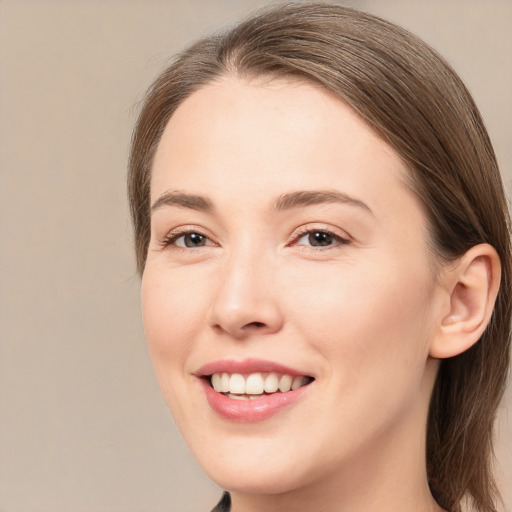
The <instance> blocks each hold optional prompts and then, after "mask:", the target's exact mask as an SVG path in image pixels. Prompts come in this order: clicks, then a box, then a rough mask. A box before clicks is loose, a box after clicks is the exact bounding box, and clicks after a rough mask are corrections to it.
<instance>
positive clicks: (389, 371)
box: [288, 259, 431, 389]
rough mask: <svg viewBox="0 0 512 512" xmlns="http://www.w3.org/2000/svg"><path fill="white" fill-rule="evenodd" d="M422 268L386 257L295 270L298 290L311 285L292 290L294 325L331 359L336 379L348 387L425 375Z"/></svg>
mask: <svg viewBox="0 0 512 512" xmlns="http://www.w3.org/2000/svg"><path fill="white" fill-rule="evenodd" d="M424 268H425V267H421V266H413V265H411V266H409V268H408V267H407V263H405V264H404V262H402V265H400V266H398V265H393V264H390V263H389V262H386V261H383V260H382V259H381V260H379V261H378V262H375V264H372V265H366V266H365V267H356V266H355V265H354V266H352V265H344V266H343V265H340V266H339V267H338V268H330V269H325V270H324V269H322V268H320V267H317V268H315V271H314V272H309V271H308V269H303V270H302V272H296V276H300V278H299V280H298V281H297V278H295V285H294V288H296V289H302V290H308V293H307V294H297V293H295V294H294V293H291V291H290V293H289V294H288V297H289V301H290V303H292V304H293V306H292V307H291V309H290V310H291V311H296V312H297V313H298V314H295V318H294V321H295V323H296V329H297V330H298V331H299V332H301V333H303V334H304V336H305V337H306V338H307V339H308V340H309V343H310V345H312V346H313V347H314V348H315V349H316V351H317V352H318V353H321V355H322V357H323V358H325V359H327V360H328V361H331V362H332V364H330V365H329V371H330V372H331V373H332V376H331V377H332V378H333V379H338V380H339V381H340V382H341V381H342V382H343V386H344V387H345V388H348V387H350V388H359V387H360V386H361V383H363V384H362V385H363V386H365V387H366V384H365V383H368V384H369V383H370V382H371V381H379V382H378V383H377V382H374V383H373V386H375V389H379V387H378V386H380V385H386V386H388V387H389V386H390V385H394V383H397V385H405V384H404V381H405V380H408V379H409V380H410V379H414V378H416V379H418V380H419V379H420V378H421V375H422V372H423V368H424V365H425V362H426V359H427V356H428V340H429V338H430V332H431V325H430V323H429V297H430V294H431V290H430V285H429V278H428V276H427V275H426V274H425V271H424ZM382 269H385V271H383V270H382ZM340 385H341V384H340ZM368 387H370V386H368Z"/></svg>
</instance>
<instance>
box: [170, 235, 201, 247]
mask: <svg viewBox="0 0 512 512" xmlns="http://www.w3.org/2000/svg"><path fill="white" fill-rule="evenodd" d="M207 240H208V239H207V238H206V237H205V236H203V235H201V234H200V233H185V234H184V235H181V236H180V237H178V238H176V240H175V242H174V243H175V244H176V245H177V246H179V247H204V246H205V245H206V242H207Z"/></svg>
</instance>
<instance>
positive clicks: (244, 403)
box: [195, 359, 312, 423]
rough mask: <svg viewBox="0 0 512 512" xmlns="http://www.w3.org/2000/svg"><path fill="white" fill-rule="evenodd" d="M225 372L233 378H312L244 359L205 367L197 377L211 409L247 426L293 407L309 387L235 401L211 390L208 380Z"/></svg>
mask: <svg viewBox="0 0 512 512" xmlns="http://www.w3.org/2000/svg"><path fill="white" fill-rule="evenodd" d="M223 372H226V373H231V374H233V373H241V374H245V375H248V374H251V373H256V372H261V373H270V372H274V373H280V374H285V375H291V376H292V377H295V376H303V375H304V376H309V377H311V376H312V375H308V374H307V373H305V372H302V371H299V370H295V369H294V368H290V367H288V366H284V365H282V364H279V363H274V362H272V361H265V360H263V359H245V360H243V361H235V360H233V359H221V360H218V361H212V362H211V363H208V364H205V365H204V366H202V367H201V368H200V369H199V370H198V371H197V372H196V373H195V375H196V377H199V379H198V380H199V383H200V384H201V386H202V388H203V391H204V393H205V395H206V399H207V401H208V404H209V405H210V407H211V408H212V409H213V410H214V411H215V412H216V413H217V414H218V415H219V416H221V417H223V418H226V419H229V420H232V421H239V422H244V423H253V422H257V421H263V420H265V419H267V418H270V417H271V416H273V415H274V414H276V413H278V412H279V411H281V410H282V409H284V408H287V407H289V406H291V405H292V404H294V403H295V402H297V400H299V399H300V398H301V397H302V396H303V395H305V394H306V393H307V392H308V388H309V387H310V385H307V386H303V387H301V388H299V389H295V390H290V391H287V392H285V393H280V392H277V393H271V394H268V395H265V394H264V395H261V396H259V397H258V398H255V399H253V400H236V399H233V398H228V397H227V396H225V395H223V394H222V393H218V392H217V391H215V390H214V389H213V388H212V387H211V386H210V383H209V382H208V379H206V378H205V377H207V376H210V375H213V374H214V373H223Z"/></svg>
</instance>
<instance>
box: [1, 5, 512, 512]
mask: <svg viewBox="0 0 512 512" xmlns="http://www.w3.org/2000/svg"><path fill="white" fill-rule="evenodd" d="M266 3H268V2H265V1H258V0H253V1H249V0H213V1H207V0H205V1H199V0H181V1H165V2H161V1H151V0H146V1H142V0H138V1H129V0H127V1H120V0H111V1H85V0H84V1H72V0H68V1H65V0H61V1H48V0H37V1H26V0H3V1H1V2H0V73H1V76H0V166H1V167H0V169H1V174H0V249H1V256H0V340H1V344H0V512H100V511H101V512H107V511H108V512H118V511H119V512H121V511H122V512H136V511H137V512H142V511H148V512H163V511H167V512H175V511H176V512H177V511H180V512H192V511H208V510H210V508H211V507H212V506H213V504H214V503H215V501H216V500H217V498H218V497H219V495H220V491H219V489H217V488H216V487H215V486H214V485H213V484H211V483H210V482H209V481H208V480H207V479H206V477H205V476H203V475H202V473H201V470H200V469H199V468H198V466H197V465H196V464H195V462H194V461H193V459H192V457H191V456H190V455H189V453H188V451H187V449H186V447H185V446H184V444H183V442H182V441H181V438H180V436H179V433H178V432H177V430H176V428H175V426H174V424H173V422H172V419H171V417H170V414H169V413H168V412H167V409H166V406H165V405H164V402H163V399H162V398H161V396H160V392H159V390H158V388H157V385H156V383H155V379H154V377H153V374H152V369H151V364H150V361H149V357H148V352H147V349H146V346H145V341H144V336H143V331H142V326H141V320H140V304H139V279H138V277H137V276H136V275H135V265H134V258H133V254H132V236H131V227H130V223H129V218H128V210H127V204H126V199H125V195H126V193H125V169H126V157H127V147H128V142H129V138H130V133H131V129H132V127H133V124H134V121H135V117H136V113H137V102H138V101H140V99H141V97H142V94H143V92H144V90H145V88H146V86H147V85H149V83H150V81H151V80H152V79H153V78H154V77H155V75H156V74H157V72H158V71H160V70H161V69H162V68H163V67H164V65H165V63H166V62H167V61H168V58H169V57H170V56H171V55H172V54H173V53H175V52H176V51H178V50H179V49H180V48H182V47H183V45H184V44H186V43H187V42H189V41H190V40H192V39H196V38H198V37H200V36H202V35H205V34H207V33H209V32H211V31H212V30H214V29H217V28H219V27H220V26H221V25H223V24H226V23H228V22H233V21H235V20H237V19H239V18H240V17H242V16H244V15H245V14H247V13H248V12H250V11H251V10H253V9H254V8H256V7H258V6H262V5H264V4H266ZM345 3H346V4H350V5H355V6H358V7H361V8H363V9H367V10H369V11H370V12H374V13H376V14H379V15H382V16H384V17H386V18H388V19H390V20H391V21H395V22H397V23H399V24H402V25H404V26H405V27H406V28H408V29H410V30H412V31H413V32H415V33H416V34H418V35H419V36H421V37H423V38H424V39H425V40H426V41H427V42H429V43H430V44H432V45H433V46H434V47H435V48H437V49H438V50H439V51H440V52H441V53H442V54H443V55H444V56H445V57H446V58H447V59H448V60H449V61H450V62H451V63H452V64H453V66H454V67H455V69H456V70H458V72H459V73H460V75H461V76H462V78H463V79H464V80H465V81H466V83H467V84H468V86H469V88H470V90H471V91H472V92H473V94H474V97H475V99H476V102H477V104H478V105H479V107H480V109H481V111H482V114H483V116H484V118H485V120H486V123H487V125H488V128H489V131H490V134H491V138H492V139H493V142H494V144H495V149H496V152H497V154H498V158H499V160H500V162H501V165H502V169H503V173H504V178H505V181H506V183H507V187H508V190H509V191H511V190H512V135H511V134H512V98H511V91H512V58H511V57H512V2H511V1H510V0H425V1H413V0H409V1H398V0H386V1H377V0H374V1H370V0H367V1H365V0H361V1H352V2H345ZM511 411H512V393H511V391H510V387H509V391H508V394H507V398H506V402H505V404H504V406H503V408H502V411H501V414H500V420H499V429H498V445H497V446H498V447H497V455H498V462H499V466H498V470H499V477H500V481H501V486H502V489H503V493H504V496H505V501H506V504H507V509H508V510H512V443H511V442H510V441H511V438H512V421H511V418H510V415H511Z"/></svg>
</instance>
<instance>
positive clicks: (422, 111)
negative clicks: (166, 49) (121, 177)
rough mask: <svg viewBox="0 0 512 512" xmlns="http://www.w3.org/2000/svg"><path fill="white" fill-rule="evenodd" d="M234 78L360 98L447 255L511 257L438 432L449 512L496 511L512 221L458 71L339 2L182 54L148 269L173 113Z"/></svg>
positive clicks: (161, 109) (139, 189)
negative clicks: (404, 169)
mask: <svg viewBox="0 0 512 512" xmlns="http://www.w3.org/2000/svg"><path fill="white" fill-rule="evenodd" d="M223 75H234V76H238V77H242V78H248V79H250V78H253V77H257V76H271V77H280V76H282V77H298V78H300V79H303V80H307V81H310V82H314V83H317V84H320V85H322V86H323V87H325V88H326V89H328V90H329V91H331V92H333V93H334V94H336V95H337V96H338V97H339V98H340V99H342V100H343V101H345V102H346V103H347V104H348V105H350V106H351V107H352V108H353V109H354V110H355V111H356V112H357V113H358V114H359V115H360V116H361V118H362V119H364V120H365V121H366V123H368V125H369V126H371V127H372V128H373V129H374V130H375V131H376V132H377V133H378V134H379V135H380V136H381V137H382V138H383V139H384V140H386V141H387V142H388V143H389V144H390V145H391V146H392V147H393V148H394V149H395V151H396V152H397V153H398V154H399V155H400V156H401V157H402V159H403V160H404V161H405V162H406V164H407V165H408V167H409V168H410V171H411V172H410V176H411V186H412V188H413V189H414V190H415V191H416V193H417V195H418V197H419V198H420V199H421V200H422V201H423V203H424V207H425V211H426V215H427V218H428V220H429V224H430V231H431V237H432V240H431V243H432V247H433V250H435V252H436V254H438V255H440V256H441V257H442V258H445V259H447V260H451V259H455V258H458V257H460V256H461V255H463V254H464V253H465V252H466V251H467V250H468V249H469V248H470V247H472V246H474V245H476V244H479V243H484V242H486V243H489V244H491V245H492V246H494V248H495V249H496V251H497V252H498V254H499V256H500V259H501V264H502V282H501V287H500V291H499V293H498V298H497V301H496V305H495V309H494V313H493V317H492V320H491V322H490V324H489V326H488V327H487V330H486V331H485V333H484V334H483V336H482V338H481V339H480V340H479V342H478V343H477V344H475V345H474V346H473V347H472V348H471V349H469V350H467V351H466V352H465V353H463V354H461V355H459V356H457V357H453V358H450V359H446V360H443V361H442V362H441V365H440V369H439V373H438V376H437V380H436V383H435V387H434V390H433V394H432V398H431V405H430V411H429V418H428V430H427V447H426V450H427V471H428V477H429V484H430V487H431V490H432V493H433V495H434V497H435V498H436V500H437V501H438V503H439V504H440V505H441V506H442V507H443V508H445V509H447V510H449V511H456V510H459V509H460V506H461V503H462V502H463V500H464V499H465V498H468V499H469V500H470V501H472V503H473V505H474V508H475V510H477V511H480V512H491V511H493V510H495V502H496V500H497V499H498V497H499V493H498V491H497V488H496V486H495V483H494V479H493V476H492V470H491V464H492V429H493V423H494V418H495V413H496V409H497V406H498V404H499V402H500V400H501V397H502V395H503V392H504V388H505V385H506V377H507V369H508V364H509V358H510V319H511V309H512V298H511V281H510V280H511V270H512V269H511V254H510V220H509V216H508V210H507V203H506V199H505V195H504V191H503V186H502V182H501V179H500V175H499V170H498V167H497V163H496V158H495V155H494V151H493V148H492V146H491V143H490V140H489V137H488V135H487V132H486V130H485V127H484V123H483V121H482V119H481V117H480V114H479V112H478V109H477V107H476V106H475V104H474V102H473V100H472V98H471V96H470V94H469V92H468V91H467V89H466V87H465V86H464V84H463V83H462V82H461V80H460V78H459V77H458V76H457V75H456V73H455V72H454V71H453V70H452V69H451V67H450V66H449V65H448V64H447V63H446V62H445V61H444V60H443V59H442V58H441V57H440V56H439V55H438V54H437V53H436V52H435V51H434V50H432V49H431V48H430V47H429V46H428V45H426V44H425V43H424V42H422V41H421V40H419V39H418V38H417V37H415V36H413V35H412V34H410V33H409V32H407V31H405V30H403V29H401V28H399V27H397V26H395V25H393V24H391V23H389V22H387V21H384V20H382V19H380V18H377V17H374V16H372V15H370V14H366V13H363V12H360V11H357V10H354V9H350V8H346V7H342V6H338V5H330V4H289V5H284V6H283V5H281V6H278V7H274V8H272V9H270V10H266V11H263V12H262V13H260V14H258V15H256V16H254V17H252V18H250V19H248V20H247V21H245V22H243V23H241V24H239V25H238V26H236V27H234V28H233V29H230V30H228V31H227V32H225V33H223V34H221V35H215V36H212V37H209V38H206V39H203V40H201V41H199V42H197V43H195V44H194V45H193V46H191V47H190V48H189V49H188V50H186V51H185V52H183V53H182V54H181V55H179V56H178V57H177V59H176V60H175V61H174V63H173V64H172V65H171V66H170V67H169V68H168V69H166V70H165V71H164V72H163V73H162V74H161V76H160V77H159V78H158V79H157V80H156V81H155V82H154V84H153V86H152V87H151V88H150V90H149V91H148V93H147V96H146V99H145V102H144V104H143V107H142V111H141V113H140V116H139V119H138V122H137V126H136V128H135V131H134V135H133V140H132V150H131V157H130V168H129V177H128V190H129V199H130V206H131V213H132V218H133V223H134V228H135V242H136V254H137V263H138V269H139V272H140V273H141V274H142V273H143V271H144V265H145V259H146V253H147V248H148V243H149V238H150V179H151V167H152V160H153V156H154V154H155V150H156V147H157V146H158V143H159V141H160V137H161V135H162V133H163V131H164V129H165V127H166V125H167V122H168V120H169V118H170V117H171V115H172V114H173V112H174V111H175V109H176V108H177V107H178V105H179V104H180V103H181V102H183V101H184V99H185V98H187V97H188V96H190V95H191V94H192V93H193V92H194V91H196V90H197V89H199V88H201V87H202V86H204V85H205V84H207V83H210V82H212V81H214V80H215V79H216V78H219V77H221V76H223Z"/></svg>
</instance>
